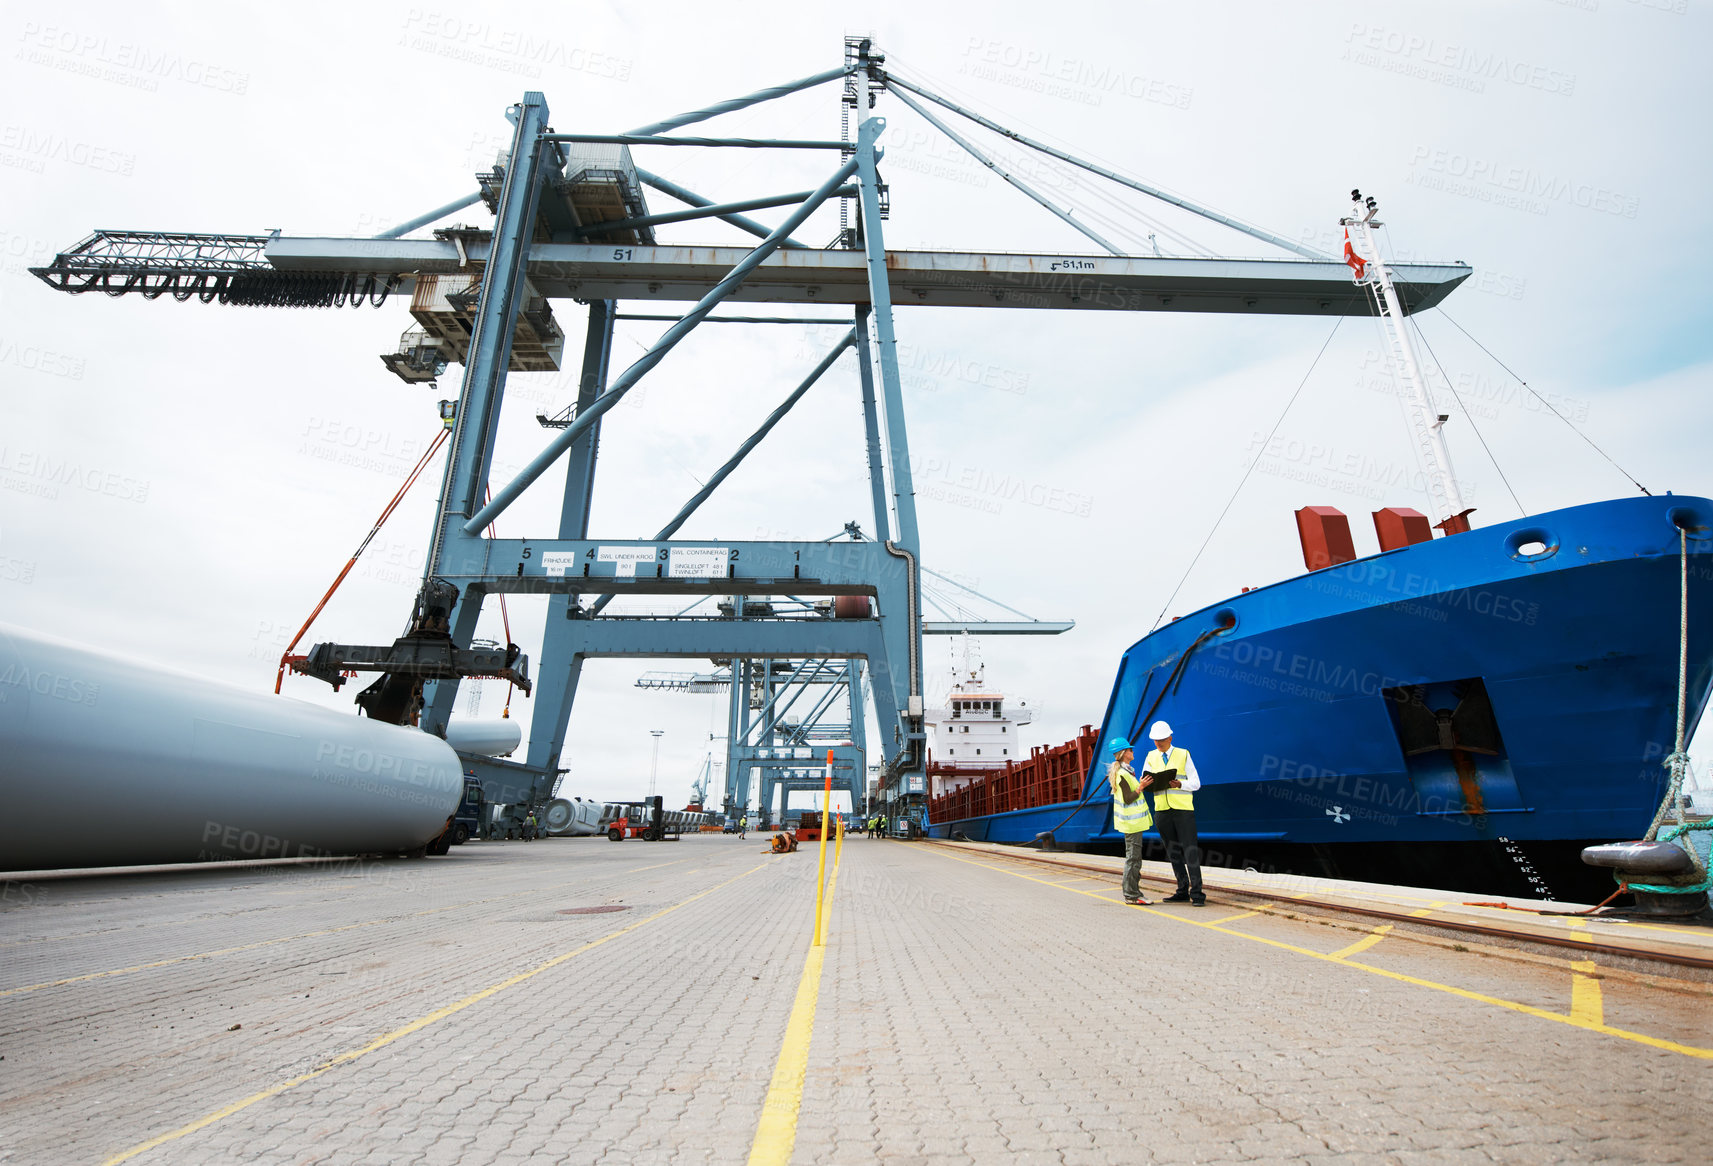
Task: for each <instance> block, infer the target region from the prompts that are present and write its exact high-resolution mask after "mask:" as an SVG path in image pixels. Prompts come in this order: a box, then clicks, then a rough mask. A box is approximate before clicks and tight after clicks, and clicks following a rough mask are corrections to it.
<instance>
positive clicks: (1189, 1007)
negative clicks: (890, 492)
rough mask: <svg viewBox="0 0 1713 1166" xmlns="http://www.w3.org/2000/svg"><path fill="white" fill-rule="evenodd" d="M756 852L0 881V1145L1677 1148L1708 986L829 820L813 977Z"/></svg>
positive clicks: (1124, 1155)
mask: <svg viewBox="0 0 1713 1166" xmlns="http://www.w3.org/2000/svg"><path fill="white" fill-rule="evenodd" d="M761 851H762V843H761V841H758V839H757V838H756V837H755V836H752V837H751V838H750V840H748V841H739V840H737V839H736V838H735V837H727V836H703V837H690V838H686V839H685V840H683V841H682V842H678V843H643V842H637V841H629V842H624V843H621V844H618V845H614V844H612V843H609V842H607V841H605V840H604V839H549V840H544V841H541V842H536V843H527V844H526V843H487V844H473V845H470V846H465V847H462V848H458V849H456V850H454V851H453V853H452V854H451V855H450V856H448V857H447V858H444V859H438V860H436V859H429V860H420V861H416V862H409V861H394V862H379V863H377V862H350V863H342V864H332V865H322V866H288V867H248V868H235V869H210V870H199V871H196V872H192V873H174V874H148V875H130V876H123V877H102V878H93V879H75V880H52V881H39V882H30V883H17V882H14V883H8V884H3V890H4V895H3V897H0V1057H3V1058H4V1059H3V1060H0V1161H4V1162H7V1163H12V1162H17V1163H31V1164H35V1163H47V1164H57V1163H102V1162H113V1163H117V1162H121V1161H125V1162H136V1163H174V1164H177V1163H221V1164H226V1163H239V1162H243V1163H280V1164H285V1163H292V1164H297V1163H316V1162H336V1163H370V1162H373V1163H406V1162H408V1163H418V1162H420V1163H468V1164H472V1166H474V1164H478V1163H514V1162H566V1163H584V1162H608V1163H618V1162H642V1163H648V1162H674V1163H675V1162H746V1161H750V1162H757V1163H759V1162H764V1161H787V1160H789V1161H795V1162H799V1163H810V1162H814V1163H842V1162H851V1163H866V1162H872V1161H876V1160H879V1161H887V1162H900V1163H904V1162H933V1163H941V1162H944V1163H964V1162H969V1163H990V1162H1042V1163H1066V1164H1070V1166H1074V1164H1078V1163H1131V1162H1153V1161H1159V1162H1227V1161H1230V1162H1285V1161H1309V1162H1352V1163H1356V1162H1360V1163H1373V1162H1432V1163H1444V1162H1462V1161H1469V1162H1486V1161H1501V1162H1613V1163H1620V1162H1621V1163H1631V1162H1695V1163H1705V1162H1706V1161H1707V1160H1708V1154H1709V1140H1708V1139H1709V1136H1710V1134H1709V1131H1710V1130H1713V989H1710V986H1709V985H1708V984H1707V983H1706V982H1704V981H1696V980H1691V979H1681V980H1679V979H1674V978H1673V977H1672V976H1670V975H1640V974H1637V973H1635V972H1633V971H1628V970H1620V969H1616V968H1606V967H1604V966H1603V965H1602V962H1601V961H1602V959H1603V958H1604V957H1603V956H1602V955H1601V954H1599V953H1580V952H1569V953H1566V954H1565V956H1564V957H1563V958H1561V959H1553V958H1542V957H1541V956H1539V955H1538V954H1534V955H1531V954H1526V953H1518V954H1517V956H1516V957H1515V958H1512V957H1509V956H1507V955H1506V954H1504V953H1503V952H1495V951H1492V950H1489V949H1488V948H1485V947H1482V948H1480V949H1475V948H1470V947H1467V946H1466V945H1463V944H1459V943H1453V942H1430V941H1427V940H1424V939H1421V938H1419V937H1416V936H1412V935H1408V934H1402V933H1398V932H1387V931H1383V930H1376V928H1375V927H1374V926H1373V925H1372V924H1371V921H1364V920H1360V919H1354V918H1353V919H1350V920H1349V921H1348V922H1345V923H1340V922H1338V921H1337V920H1333V921H1328V920H1327V919H1325V918H1319V919H1311V918H1307V917H1302V916H1293V913H1292V912H1291V911H1289V910H1286V909H1280V910H1257V909H1256V907H1255V905H1254V904H1253V903H1251V902H1241V903H1239V902H1234V901H1229V902H1222V898H1221V893H1220V892H1219V891H1217V890H1215V891H1213V892H1212V902H1211V903H1210V904H1209V905H1208V906H1207V907H1205V908H1200V909H1196V908H1191V907H1188V906H1170V907H1156V908H1129V907H1125V906H1123V905H1122V904H1121V903H1120V902H1119V901H1118V888H1117V885H1116V882H1115V881H1114V880H1113V879H1112V878H1111V877H1109V876H1107V875H1104V874H1100V873H1095V872H1077V871H1070V870H1053V869H1050V868H1044V867H1042V866H1041V865H1040V864H1038V863H1029V862H1024V861H1018V860H1016V859H1014V858H1008V857H1005V856H1001V855H995V854H991V853H987V852H984V851H981V850H979V849H975V848H964V849H960V848H954V847H949V846H930V845H923V844H912V843H903V842H893V841H876V840H869V839H865V838H861V837H853V838H849V839H847V840H846V842H845V845H844V848H843V861H842V863H841V864H840V867H839V874H838V879H837V883H836V885H835V887H834V892H833V898H832V905H831V908H830V914H829V921H830V930H829V935H828V939H827V943H826V946H825V947H824V948H823V949H822V953H823V955H822V957H818V958H815V959H809V958H806V957H807V956H808V954H809V951H810V937H811V929H812V921H813V916H814V890H815V852H814V849H813V848H812V847H811V848H809V849H807V850H806V851H804V852H800V853H798V854H793V855H785V856H778V857H774V856H769V855H765V854H763V853H762V852H761ZM1286 906H1287V907H1288V904H1287V905H1286ZM592 908H593V909H597V910H594V911H591V910H590V909H592ZM611 908H619V909H617V910H612V909H611ZM1382 926H1383V925H1382ZM1459 948H1465V950H1458V949H1459ZM1585 955H1586V956H1587V958H1583V957H1584V956H1585ZM822 958H824V965H823V964H822V963H821V959H822ZM764 1115H765V1116H764Z"/></svg>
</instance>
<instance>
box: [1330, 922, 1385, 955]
mask: <svg viewBox="0 0 1713 1166" xmlns="http://www.w3.org/2000/svg"><path fill="white" fill-rule="evenodd" d="M1390 930H1392V925H1391V924H1390V923H1382V924H1381V925H1380V926H1378V927H1376V928H1375V929H1374V930H1373V931H1371V932H1369V933H1368V934H1367V935H1364V936H1363V937H1362V938H1361V939H1359V940H1357V941H1356V942H1355V943H1353V944H1351V945H1350V946H1349V947H1341V948H1339V949H1338V950H1337V951H1335V952H1333V953H1332V958H1333V959H1335V960H1342V959H1349V958H1350V957H1351V956H1353V955H1355V954H1357V953H1358V952H1364V951H1367V950H1368V949H1369V948H1371V947H1373V946H1374V945H1375V944H1376V943H1379V942H1380V941H1381V940H1382V939H1385V938H1386V933H1387V932H1388V931H1390Z"/></svg>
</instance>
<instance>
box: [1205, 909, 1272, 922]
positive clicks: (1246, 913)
mask: <svg viewBox="0 0 1713 1166" xmlns="http://www.w3.org/2000/svg"><path fill="white" fill-rule="evenodd" d="M1259 914H1261V912H1259V911H1244V912H1241V913H1240V914H1237V915H1227V916H1226V917H1225V918H1223V919H1210V920H1208V922H1209V923H1214V924H1220V923H1236V922H1237V921H1238V920H1239V919H1251V918H1253V917H1254V916H1256V915H1259Z"/></svg>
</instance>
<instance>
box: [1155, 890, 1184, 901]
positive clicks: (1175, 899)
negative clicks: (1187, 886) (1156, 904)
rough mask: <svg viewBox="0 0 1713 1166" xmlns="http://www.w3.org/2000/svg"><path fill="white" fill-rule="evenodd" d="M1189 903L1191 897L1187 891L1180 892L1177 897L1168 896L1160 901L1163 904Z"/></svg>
mask: <svg viewBox="0 0 1713 1166" xmlns="http://www.w3.org/2000/svg"><path fill="white" fill-rule="evenodd" d="M1189 901H1190V896H1189V894H1188V892H1185V891H1179V892H1178V893H1177V894H1175V895H1168V896H1167V897H1166V898H1164V899H1161V900H1160V902H1162V903H1187V902H1189Z"/></svg>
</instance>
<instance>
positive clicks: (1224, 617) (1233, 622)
mask: <svg viewBox="0 0 1713 1166" xmlns="http://www.w3.org/2000/svg"><path fill="white" fill-rule="evenodd" d="M1213 626H1214V627H1216V628H1218V629H1219V634H1220V635H1222V636H1223V635H1225V634H1226V633H1228V632H1230V631H1232V630H1233V629H1234V628H1236V627H1237V613H1236V612H1235V611H1232V610H1231V609H1230V608H1229V607H1222V608H1220V609H1219V610H1218V611H1216V612H1214V613H1213Z"/></svg>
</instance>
